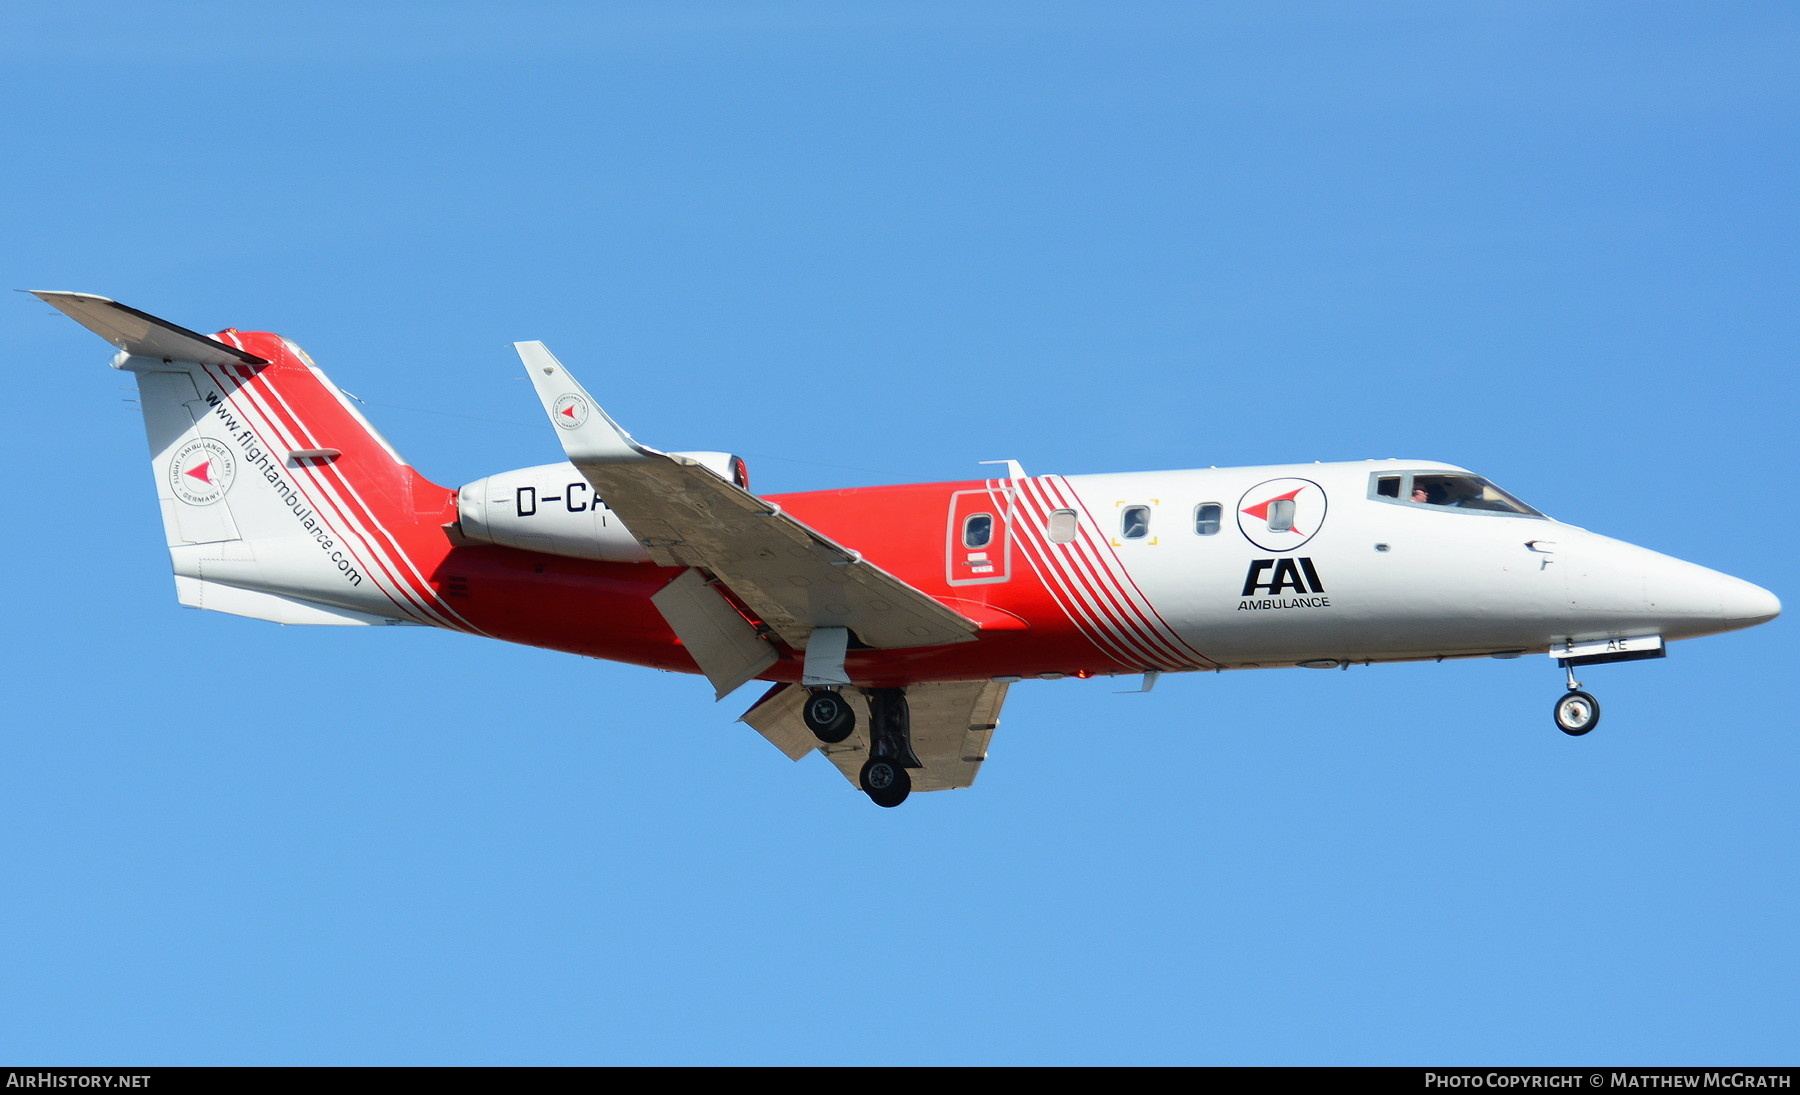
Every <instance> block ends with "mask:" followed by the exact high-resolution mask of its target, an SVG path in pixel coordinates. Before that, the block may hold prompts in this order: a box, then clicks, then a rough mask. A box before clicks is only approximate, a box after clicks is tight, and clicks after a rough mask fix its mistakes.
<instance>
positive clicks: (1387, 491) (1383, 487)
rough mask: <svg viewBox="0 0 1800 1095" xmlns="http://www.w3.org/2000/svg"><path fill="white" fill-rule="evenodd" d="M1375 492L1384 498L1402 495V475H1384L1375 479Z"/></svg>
mask: <svg viewBox="0 0 1800 1095" xmlns="http://www.w3.org/2000/svg"><path fill="white" fill-rule="evenodd" d="M1375 493H1376V494H1378V495H1380V496H1381V497H1383V498H1398V497H1400V477H1399V476H1398V475H1384V476H1381V477H1380V478H1379V479H1376V480H1375Z"/></svg>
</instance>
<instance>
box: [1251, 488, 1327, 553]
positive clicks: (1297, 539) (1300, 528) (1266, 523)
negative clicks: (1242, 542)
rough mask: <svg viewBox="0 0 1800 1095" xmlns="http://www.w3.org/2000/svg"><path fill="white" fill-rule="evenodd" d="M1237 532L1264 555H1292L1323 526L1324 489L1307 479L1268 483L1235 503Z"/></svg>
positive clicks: (1252, 490)
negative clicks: (1292, 552) (1275, 552)
mask: <svg viewBox="0 0 1800 1095" xmlns="http://www.w3.org/2000/svg"><path fill="white" fill-rule="evenodd" d="M1237 519H1238V528H1239V529H1240V530H1242V531H1243V533H1244V538H1245V539H1246V540H1249V541H1250V542H1251V543H1253V544H1255V545H1256V546H1257V547H1259V548H1262V549H1263V550H1265V551H1292V550H1293V549H1294V548H1297V547H1300V546H1301V545H1303V544H1305V543H1306V542H1307V541H1308V540H1310V539H1312V538H1313V536H1314V535H1315V534H1317V533H1318V531H1319V528H1320V526H1322V525H1324V524H1325V489H1324V488H1323V487H1321V486H1319V484H1317V483H1315V482H1313V481H1312V480H1311V479H1271V480H1269V481H1268V482H1266V483H1258V484H1257V485H1256V486H1254V487H1251V488H1250V489H1249V490H1247V491H1245V492H1244V497H1243V498H1241V499H1239V500H1238V515H1237Z"/></svg>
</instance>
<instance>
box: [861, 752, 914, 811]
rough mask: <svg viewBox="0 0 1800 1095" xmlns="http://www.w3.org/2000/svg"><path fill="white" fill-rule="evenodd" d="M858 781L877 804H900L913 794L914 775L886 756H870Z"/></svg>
mask: <svg viewBox="0 0 1800 1095" xmlns="http://www.w3.org/2000/svg"><path fill="white" fill-rule="evenodd" d="M857 782H858V783H860V784H861V785H862V789H863V793H865V794H867V795H868V796H869V798H870V799H871V800H873V801H874V803H875V805H877V806H886V807H890V808H891V807H894V806H898V805H900V804H901V803H902V802H905V801H906V796H907V795H910V794H912V777H911V776H909V775H907V774H906V769H905V768H902V767H901V766H900V764H899V762H898V761H893V760H889V759H888V758H886V757H870V758H869V760H868V762H867V763H865V764H864V765H863V766H862V775H860V776H858V777H857Z"/></svg>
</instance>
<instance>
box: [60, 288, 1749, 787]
mask: <svg viewBox="0 0 1800 1095" xmlns="http://www.w3.org/2000/svg"><path fill="white" fill-rule="evenodd" d="M35 295H36V296H37V297H38V298H40V299H42V300H44V301H46V302H47V303H49V304H50V305H51V306H53V307H55V308H56V309H58V310H59V311H61V312H63V313H64V314H66V315H67V316H69V317H70V318H71V319H73V320H75V321H76V322H77V323H80V324H81V325H82V326H84V327H86V328H88V329H89V330H91V331H93V332H94V333H95V334H97V335H99V336H100V337H101V338H103V339H105V340H106V341H107V342H109V343H111V344H112V345H113V346H114V347H116V348H117V350H118V353H117V354H116V355H115V356H114V357H113V359H112V366H113V367H114V368H116V369H120V370H123V371H126V372H130V373H133V374H135V375H136V377H137V385H138V391H139V393H140V402H141V405H142V409H143V415H144V427H145V431H146V433H147V435H148V438H149V443H150V455H151V463H152V467H153V470H154V473H155V481H156V488H157V496H158V499H159V501H160V503H161V510H162V520H163V528H164V531H165V533H166V534H167V535H166V539H167V543H168V548H169V555H170V557H171V560H172V562H173V567H174V574H175V590H176V595H177V598H178V599H179V601H180V602H181V603H182V604H184V605H190V606H194V607H197V608H203V609H211V610H214V611H218V612H226V613H232V614H235V615H239V616H247V617H253V618H257V619H263V620H272V621H275V622H277V623H284V624H332V625H424V626H431V627H440V628H447V629H450V630H453V631H462V632H467V633H469V634H473V635H482V636H488V637H491V638H496V639H503V640H506V641H509V642H516V643H525V644H529V645H532V646H538V647H544V648H548V649H552V650H559V651H566V652H568V653H571V654H580V655H585V656H588V657H594V658H604V659H609V660H612V661H619V662H626V663H632V664H636V665H643V666H650V667H654V668H657V669H665V670H673V671H676V672H683V673H698V674H701V675H703V676H705V677H706V679H707V681H708V682H709V683H710V684H711V685H712V687H713V690H714V693H715V697H716V698H718V699H723V698H724V697H725V696H727V695H728V694H730V693H732V692H734V691H736V690H737V689H738V688H739V687H741V686H743V685H745V684H748V683H749V682H751V681H753V680H760V681H764V682H768V683H769V685H770V687H769V688H768V690H767V691H766V692H765V693H764V694H763V695H762V696H761V697H760V698H759V699H758V700H757V701H756V702H755V703H754V704H753V705H751V707H750V709H749V710H748V711H747V712H745V714H744V715H743V716H742V718H741V720H740V721H742V722H745V723H747V724H749V725H750V726H751V727H752V728H754V729H755V730H757V731H758V732H759V733H761V734H762V735H763V736H764V737H765V738H767V739H768V740H769V741H770V742H771V743H773V744H774V745H775V746H776V747H777V748H778V749H780V750H781V751H782V752H783V753H785V754H786V755H787V756H788V757H789V758H791V759H793V760H799V759H800V758H802V757H804V756H806V755H807V754H809V753H812V752H814V751H817V752H820V753H822V754H823V755H824V756H825V758H826V759H827V760H828V761H830V762H831V764H832V765H834V766H835V767H836V768H837V769H838V770H839V771H840V772H842V773H843V775H844V776H845V777H846V778H847V779H848V780H850V781H851V782H852V783H853V784H855V785H856V786H857V787H858V788H859V789H860V790H861V791H863V792H864V793H865V794H866V795H867V796H868V797H869V799H870V800H871V801H873V802H874V803H875V804H876V805H878V806H883V807H893V806H898V805H899V804H900V803H901V802H903V801H905V799H906V798H907V797H908V795H909V794H910V793H911V792H912V791H937V790H948V789H954V788H962V787H968V786H970V785H971V784H973V783H974V781H975V776H976V774H977V772H978V770H979V769H980V767H981V764H982V763H983V761H985V760H986V758H987V754H988V747H989V743H990V741H991V738H992V736H993V732H994V729H995V727H996V726H997V725H998V723H999V715H1000V708H1001V705H1002V704H1003V703H1004V701H1005V699H1006V694H1007V690H1008V689H1009V688H1010V687H1011V686H1012V685H1013V684H1015V683H1017V682H1019V681H1023V680H1030V679H1057V678H1061V677H1067V676H1074V677H1081V678H1088V677H1093V676H1123V675H1133V676H1135V675H1141V676H1142V684H1141V687H1140V689H1139V691H1149V690H1150V689H1151V688H1152V687H1154V685H1155V683H1156V682H1157V680H1158V679H1159V678H1160V677H1161V676H1162V675H1164V674H1167V673H1182V672H1200V671H1214V672H1217V671H1223V670H1227V669H1260V668H1271V667H1284V666H1303V667H1309V668H1347V667H1349V666H1351V665H1369V664H1374V663H1382V662H1404V661H1423V660H1436V661H1442V660H1444V659H1446V658H1474V657H1490V658H1517V657H1522V656H1524V655H1528V654H1537V655H1542V654H1548V655H1549V656H1550V657H1551V658H1553V659H1555V661H1556V662H1557V664H1558V666H1560V667H1561V668H1562V669H1563V670H1564V671H1565V684H1566V688H1565V690H1564V692H1563V694H1562V695H1561V696H1559V697H1558V698H1557V700H1556V703H1555V705H1554V711H1553V714H1554V718H1555V722H1556V725H1557V726H1558V727H1559V728H1560V729H1561V730H1562V731H1563V732H1565V733H1567V734H1569V735H1573V736H1579V735H1583V734H1586V733H1588V732H1589V731H1590V730H1592V729H1593V728H1594V727H1595V725H1596V724H1597V723H1598V722H1599V719H1600V706H1599V703H1598V702H1597V701H1596V700H1595V699H1594V697H1593V696H1592V695H1591V694H1589V693H1588V692H1586V691H1583V689H1582V685H1581V683H1580V682H1579V681H1577V680H1576V676H1575V671H1576V669H1577V668H1579V667H1584V666H1592V665H1598V664H1604V663H1608V662H1620V661H1630V660H1637V659H1645V658H1660V657H1663V656H1664V655H1665V653H1666V644H1667V643H1668V642H1669V641H1671V640H1675V639H1686V638H1694V637H1697V636H1702V635H1713V634H1718V633H1720V632H1725V631H1732V630H1736V629H1739V628H1745V627H1750V626H1753V625H1755V624H1759V623H1763V622H1765V621H1767V620H1771V619H1773V618H1774V617H1775V616H1776V615H1778V614H1779V613H1780V611H1781V604H1780V601H1779V600H1777V599H1776V597H1775V595H1774V594H1772V593H1770V592H1769V591H1767V590H1765V589H1762V588H1760V587H1758V586H1756V585H1753V584H1751V583H1749V582H1746V581H1743V580H1741V579H1738V578H1733V577H1730V576H1729V575H1725V574H1721V573H1719V572H1717V571H1713V570H1708V569H1706V568H1705V567H1701V566H1698V565H1695V564H1693V563H1687V562H1683V561H1681V560H1679V559H1674V558H1671V557H1669V556H1666V555H1660V554H1657V553H1656V552H1653V551H1649V550H1647V549H1645V548H1641V547H1637V546H1634V545H1632V544H1628V543H1624V542H1622V541H1619V540H1613V539H1609V538H1607V537H1605V536H1601V535H1598V534H1596V533H1592V532H1589V531H1587V530H1585V529H1581V528H1577V527H1576V526H1574V525H1570V524H1565V523H1563V522H1561V521H1557V520H1555V519H1553V518H1550V517H1547V516H1545V515H1544V514H1542V513H1540V512H1538V511H1537V510H1536V509H1533V508H1532V507H1531V506H1529V505H1527V504H1526V503H1524V502H1522V501H1520V500H1519V499H1518V498H1516V497H1514V496H1513V495H1511V494H1509V493H1507V492H1506V491H1505V490H1503V489H1501V488H1500V487H1499V486H1497V485H1496V484H1494V483H1492V482H1490V481H1489V480H1487V479H1485V478H1482V477H1481V476H1479V475H1476V474H1474V473H1473V472H1470V471H1468V470H1466V469H1464V468H1461V467H1457V466H1455V465H1451V464H1445V463H1440V462H1436V461H1427V460H1367V461H1350V462H1337V463H1307V464H1283V465H1271V466H1261V467H1237V468H1206V469H1199V470H1188V471H1154V472H1138V473H1130V474H1102V475H1066V476H1065V475H1027V474H1026V473H1025V471H1024V470H1023V469H1022V468H1021V467H1020V466H1019V465H1018V463H1017V462H1014V461H996V462H993V463H1003V464H1005V466H1006V474H1005V475H1004V476H993V477H988V478H983V479H974V480H968V481H962V482H952V483H923V484H912V485H904V486H880V487H866V488H860V489H853V490H828V491H817V492H810V493H800V494H784V495H767V496H763V495H757V494H755V493H753V492H752V491H751V490H750V483H749V476H748V470H747V468H746V466H745V463H744V461H743V460H741V459H740V458H738V457H736V456H734V455H731V454H729V453H722V452H662V451H659V450H656V449H652V448H649V447H647V446H645V445H643V444H641V443H639V442H638V441H637V440H636V439H634V438H633V437H632V436H631V435H630V434H629V433H627V432H626V431H625V430H624V429H623V428H621V427H620V426H619V424H618V423H617V422H615V421H614V420H613V419H612V417H611V416H609V415H608V414H607V413H606V411H604V410H603V409H602V408H601V406H600V404H599V403H597V402H596V401H595V400H594V398H593V397H592V396H591V395H590V394H589V393H588V391H587V389H586V388H584V387H583V386H582V385H581V384H580V383H579V382H578V381H576V379H575V378H574V377H573V376H572V375H570V373H569V371H568V369H567V368H566V367H565V366H563V364H562V363H561V362H559V361H558V360H557V359H556V358H555V357H554V356H552V355H551V353H550V351H549V350H548V349H547V348H545V346H544V345H543V343H541V342H519V343H515V344H514V348H515V350H516V351H517V353H518V355H519V358H520V360H521V362H522V363H523V365H524V366H525V370H526V373H527V375H528V376H529V377H530V379H531V381H532V385H533V387H534V389H535V391H536V394H537V396H538V399H539V401H540V402H541V404H542V406H543V410H544V413H545V416H546V417H547V418H548V419H549V421H550V423H551V424H552V426H553V427H554V434H555V436H556V437H557V438H558V439H559V440H560V441H561V444H562V448H563V454H564V456H565V457H566V459H564V460H562V461H559V462H556V463H550V464H543V465H539V466H536V467H528V468H520V469H518V470H515V471H507V472H501V473H499V474H496V475H490V476H488V477H487V478H485V479H480V480H477V481H475V482H473V483H469V484H467V485H465V486H463V487H461V488H459V489H456V490H451V489H449V488H446V487H441V486H438V485H436V484H434V483H432V482H430V481H429V480H427V479H425V478H424V477H423V476H421V475H419V474H418V473H417V472H416V471H414V470H413V469H412V467H411V466H410V465H408V464H407V463H406V462H405V461H404V460H402V459H401V458H400V456H399V454H398V453H396V452H395V451H394V449H393V448H392V446H390V445H389V444H388V443H387V441H386V440H384V439H383V438H382V436H381V435H380V434H379V433H377V432H376V430H375V428H374V427H373V426H371V425H370V424H369V422H368V421H367V420H366V419H365V418H364V417H363V415H362V413H361V412H360V411H359V410H358V409H357V408H356V406H355V405H354V404H353V403H352V402H351V400H349V399H347V398H345V396H344V394H343V393H342V392H341V391H340V390H339V389H338V388H337V387H336V386H335V385H334V384H332V382H331V381H330V380H328V379H327V378H326V377H325V374H324V373H323V372H321V371H320V370H319V368H318V367H317V366H316V365H315V364H314V363H313V361H312V359H311V358H310V357H308V356H307V354H306V353H305V352H304V351H303V350H301V349H300V348H299V347H298V346H297V345H295V344H294V343H293V342H291V341H289V340H287V339H285V338H283V337H281V336H280V335H276V334H271V333H268V332H258V331H240V330H236V329H229V328H228V329H226V330H223V331H219V332H217V333H216V334H214V335H211V336H207V335H202V334H198V333H195V332H193V331H190V330H188V329H186V328H183V327H179V326H176V325H175V324H172V323H169V322H167V321H165V320H161V319H158V318H156V317H154V316H151V315H148V314H147V313H144V312H140V311H138V310H136V309H133V308H130V307H127V306H125V305H123V304H120V303H118V302H116V301H113V300H109V299H107V298H105V297H99V296H92V295H88V294H82V293H68V292H49V291H43V292H37V293H35Z"/></svg>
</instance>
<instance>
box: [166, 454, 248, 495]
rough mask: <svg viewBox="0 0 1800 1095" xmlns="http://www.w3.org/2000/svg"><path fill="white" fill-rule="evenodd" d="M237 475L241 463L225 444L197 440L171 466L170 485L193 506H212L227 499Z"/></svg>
mask: <svg viewBox="0 0 1800 1095" xmlns="http://www.w3.org/2000/svg"><path fill="white" fill-rule="evenodd" d="M236 473H237V464H236V462H235V461H233V460H232V458H231V450H230V449H228V448H226V447H225V445H224V443H223V442H221V441H214V440H213V439H212V438H210V437H196V438H195V439H194V440H192V441H189V442H188V443H187V444H185V445H183V446H181V449H180V450H179V451H178V452H176V453H175V459H174V460H173V461H171V462H170V463H169V486H170V487H172V488H173V489H174V491H175V497H177V498H179V499H181V500H182V501H183V502H186V503H187V504H188V505H190V506H210V505H212V504H213V503H214V502H217V501H218V500H219V499H221V498H223V497H225V492H226V491H228V490H230V489H231V480H232V477H233V476H234V475H235V474H236Z"/></svg>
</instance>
